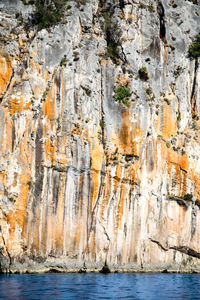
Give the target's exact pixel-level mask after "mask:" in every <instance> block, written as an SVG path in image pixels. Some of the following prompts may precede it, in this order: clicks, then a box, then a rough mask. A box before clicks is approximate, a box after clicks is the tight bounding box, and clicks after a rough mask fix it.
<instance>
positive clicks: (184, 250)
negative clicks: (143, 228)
mask: <svg viewBox="0 0 200 300" xmlns="http://www.w3.org/2000/svg"><path fill="white" fill-rule="evenodd" d="M149 239H150V241H151V242H152V243H155V244H157V245H158V246H159V247H160V248H161V249H162V250H164V251H169V250H176V251H178V252H181V253H184V254H186V255H188V256H191V257H195V258H198V259H200V253H199V252H197V251H195V250H194V249H192V248H190V247H188V246H169V247H168V248H165V247H164V246H163V245H162V244H161V243H160V242H159V241H157V240H154V239H152V238H149Z"/></svg>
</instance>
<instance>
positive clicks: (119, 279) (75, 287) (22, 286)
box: [0, 273, 200, 300]
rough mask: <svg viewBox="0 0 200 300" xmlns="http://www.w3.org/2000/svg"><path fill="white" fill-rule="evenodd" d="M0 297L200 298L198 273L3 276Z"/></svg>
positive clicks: (34, 299) (50, 299)
mask: <svg viewBox="0 0 200 300" xmlns="http://www.w3.org/2000/svg"><path fill="white" fill-rule="evenodd" d="M0 299H13V300H14V299H15V300H18V299H20V300H21V299H22V300H40V299H41V300H43V299H44V300H60V299H70V300H74V299H80V300H86V299H91V300H96V299H105V300H106V299H127V300H132V299H139V300H140V299H141V300H143V299H144V300H147V299H148V300H155V299H159V300H165V299H191V300H196V299H198V300H199V299H200V275H199V274H127V273H123V274H121V273H120V274H94V273H90V274H52V273H50V274H40V275H31V274H24V275H17V274H16V275H0Z"/></svg>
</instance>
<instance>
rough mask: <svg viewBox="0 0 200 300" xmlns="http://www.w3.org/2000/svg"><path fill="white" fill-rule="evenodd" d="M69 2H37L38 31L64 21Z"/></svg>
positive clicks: (56, 0)
mask: <svg viewBox="0 0 200 300" xmlns="http://www.w3.org/2000/svg"><path fill="white" fill-rule="evenodd" d="M66 2H67V0H51V1H46V0H37V1H36V3H35V6H36V14H35V19H36V23H37V24H38V29H39V30H41V29H43V28H46V27H50V26H52V25H54V24H56V23H59V22H60V21H61V20H62V16H63V13H64V10H65V5H66Z"/></svg>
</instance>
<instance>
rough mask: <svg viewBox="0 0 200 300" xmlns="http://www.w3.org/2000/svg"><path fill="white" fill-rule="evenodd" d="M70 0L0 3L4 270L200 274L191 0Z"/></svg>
mask: <svg viewBox="0 0 200 300" xmlns="http://www.w3.org/2000/svg"><path fill="white" fill-rule="evenodd" d="M193 2H194V3H193ZM67 4H69V5H70V6H71V8H70V9H68V10H67V11H66V13H65V16H64V17H63V20H62V22H61V23H59V24H57V25H55V26H53V27H51V28H48V29H42V30H40V31H38V30H37V26H36V25H34V24H33V25H32V26H30V22H31V21H30V20H31V18H32V17H31V16H32V15H33V14H34V6H33V5H24V4H23V2H22V1H20V0H15V1H11V0H9V1H1V3H0V97H1V100H0V101H1V103H0V269H1V271H2V272H43V271H48V270H54V271H55V270H57V271H72V270H73V271H78V270H80V271H100V270H103V271H104V270H105V269H106V268H107V270H108V271H109V270H111V271H116V270H117V271H166V270H167V271H181V272H192V271H195V272H200V243H199V239H200V120H199V116H200V63H199V58H196V59H193V60H192V59H190V58H189V57H188V48H189V45H190V44H191V42H192V41H193V39H194V38H195V36H196V35H197V34H198V33H199V32H200V25H199V24H200V3H199V1H197V2H196V4H195V1H182V0H174V1H171V0H170V1H169V0H166V1H139V0H135V1H133V0H130V1H126V0H125V1H114V0H113V1H112V0H111V1H97V0H87V1H68V2H67ZM113 46H114V49H113V48H112V47H113ZM142 74H143V76H142ZM145 74H146V75H145ZM119 86H123V87H127V88H128V89H129V90H130V93H131V95H130V96H129V99H128V100H127V101H128V104H129V106H127V105H126V103H125V104H124V103H122V102H121V103H120V102H119V101H115V99H116V98H115V94H116V92H115V91H116V88H117V87H119Z"/></svg>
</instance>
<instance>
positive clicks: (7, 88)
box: [0, 70, 15, 103]
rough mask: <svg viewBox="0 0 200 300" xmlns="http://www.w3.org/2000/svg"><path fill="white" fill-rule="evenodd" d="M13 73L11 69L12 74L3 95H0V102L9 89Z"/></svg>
mask: <svg viewBox="0 0 200 300" xmlns="http://www.w3.org/2000/svg"><path fill="white" fill-rule="evenodd" d="M14 75H15V72H14V70H12V74H11V76H10V80H9V82H8V85H7V87H6V90H5V91H4V93H3V95H2V96H1V97H0V103H1V102H3V99H4V97H5V96H6V94H7V92H8V91H9V88H10V85H11V82H12V80H13V78H14Z"/></svg>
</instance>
